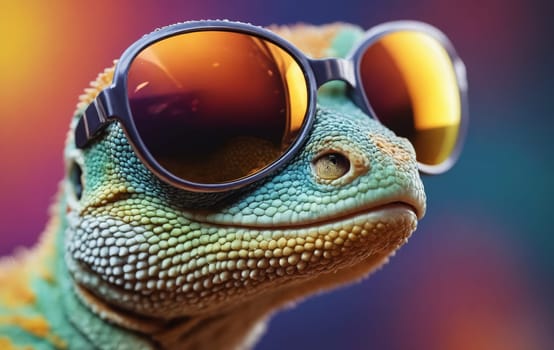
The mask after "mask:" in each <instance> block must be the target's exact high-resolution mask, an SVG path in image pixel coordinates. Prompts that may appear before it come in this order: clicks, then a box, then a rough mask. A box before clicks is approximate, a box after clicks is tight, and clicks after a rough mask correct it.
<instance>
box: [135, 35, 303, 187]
mask: <svg viewBox="0 0 554 350" xmlns="http://www.w3.org/2000/svg"><path fill="white" fill-rule="evenodd" d="M127 78H128V80H127V91H128V98H129V103H130V107H131V112H132V116H133V119H134V122H135V125H136V128H137V131H138V133H139V135H140V137H141V139H142V141H143V142H144V144H145V146H146V147H147V149H148V151H149V152H150V153H151V154H152V156H153V157H154V158H155V159H156V160H157V161H158V163H159V164H160V165H161V166H162V167H164V168H165V169H166V170H168V171H169V172H170V173H172V174H174V175H175V176H177V177H180V178H182V179H185V180H188V181H192V182H197V183H225V182H230V181H233V180H238V179H240V178H244V177H246V176H249V175H251V174H254V173H256V172H258V171H260V170H261V169H263V168H265V167H267V166H268V165H270V164H271V163H273V162H275V161H276V160H278V159H279V158H280V157H281V156H282V155H283V154H284V153H285V152H286V150H287V149H288V148H289V147H290V146H291V145H292V144H293V143H294V141H295V140H296V139H297V137H298V134H299V131H300V130H301V127H302V125H303V123H304V120H305V117H306V112H307V109H308V89H307V82H306V79H305V77H304V74H303V71H302V69H301V68H300V66H299V64H298V62H296V60H295V59H294V58H293V57H292V56H291V55H290V54H289V53H288V52H287V51H285V50H283V49H282V48H280V47H278V46H276V45H275V44H273V43H271V42H269V41H267V40H264V39H261V38H258V37H255V36H251V35H247V34H244V33H237V32H227V31H200V32H191V33H184V34H179V35H176V36H173V37H169V38H165V39H163V40H161V41H158V42H156V43H154V44H152V45H150V46H148V47H147V48H145V49H144V50H143V51H141V52H140V53H139V54H138V56H136V58H135V59H134V61H133V62H132V64H131V66H130V68H129V71H128V77H127Z"/></svg>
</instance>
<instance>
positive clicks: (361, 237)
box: [0, 25, 425, 349]
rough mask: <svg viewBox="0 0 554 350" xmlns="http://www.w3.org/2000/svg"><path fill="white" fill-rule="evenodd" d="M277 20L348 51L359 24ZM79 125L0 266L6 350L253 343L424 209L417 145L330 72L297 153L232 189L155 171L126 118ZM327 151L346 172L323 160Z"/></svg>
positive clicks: (306, 45) (373, 257)
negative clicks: (22, 238) (30, 229)
mask: <svg viewBox="0 0 554 350" xmlns="http://www.w3.org/2000/svg"><path fill="white" fill-rule="evenodd" d="M274 30H276V31H278V32H279V33H281V34H282V35H283V36H285V37H286V38H288V39H289V40H292V41H293V42H295V44H297V45H298V46H299V47H300V48H301V49H303V50H304V51H306V52H308V53H310V54H311V55H312V56H344V55H345V53H346V52H347V51H348V49H349V48H350V47H351V46H352V45H353V44H354V43H355V41H356V40H358V39H359V38H360V35H361V31H360V30H359V29H358V28H356V27H352V26H346V25H333V26H328V27H322V28H319V29H314V28H310V27H302V26H300V27H295V28H292V29H291V28H286V27H282V28H274ZM112 72H113V70H111V69H109V70H107V71H106V72H105V73H103V74H101V75H100V77H99V78H98V79H97V81H96V82H95V83H93V87H92V89H91V90H89V91H88V92H87V94H86V95H85V96H84V97H83V98H82V102H81V104H80V108H82V107H83V105H84V104H86V103H87V102H88V101H90V99H91V98H93V97H94V96H95V94H96V93H97V92H98V91H99V89H101V88H102V87H104V86H106V85H107V84H109V82H110V80H111V74H112ZM74 126H75V120H73V123H72V127H71V130H70V132H69V137H68V141H67V146H66V150H65V159H66V168H67V177H66V179H65V180H64V182H63V185H62V190H61V194H60V196H59V198H60V199H59V202H58V203H57V204H56V205H55V207H54V213H53V217H54V218H53V219H52V221H51V223H50V224H49V227H48V229H47V231H46V233H45V234H44V235H43V238H42V240H41V243H40V244H39V245H38V246H37V247H36V248H35V249H34V250H32V251H31V252H29V253H23V254H19V256H17V257H16V258H11V259H5V260H4V261H2V263H1V265H0V285H1V286H2V288H1V289H0V348H2V349H10V348H17V349H19V348H27V347H30V348H35V349H64V348H71V349H89V348H91V349H92V348H99V349H150V348H167V349H189V348H190V349H200V348H206V349H223V348H225V349H229V348H249V347H251V346H253V344H254V341H255V340H256V339H257V337H258V336H259V335H260V334H261V331H262V330H263V325H264V321H265V320H266V319H267V318H268V317H269V315H270V314H271V313H272V312H274V311H275V310H277V309H278V308H279V307H282V306H283V305H284V304H287V303H290V302H292V301H295V300H298V299H299V298H302V297H305V296H307V295H310V294H313V293H315V292H318V291H322V290H327V289H329V288H332V287H335V286H338V285H342V284H344V283H347V282H351V281H353V280H357V279H359V278H362V277H364V276H366V275H367V274H368V273H369V272H371V271H373V270H374V269H376V268H377V267H379V266H381V265H382V264H384V263H385V262H386V261H387V259H388V257H389V256H391V254H393V253H394V252H395V251H396V249H398V248H399V247H400V246H401V245H402V244H403V243H405V242H406V240H407V238H408V237H409V236H410V234H411V233H412V232H413V231H414V230H415V227H416V224H417V220H418V218H421V217H422V216H423V214H424V211H425V194H424V192H423V186H422V184H421V181H420V178H419V174H418V170H417V164H416V160H415V155H414V151H413V148H412V146H411V145H410V143H409V142H408V141H407V140H405V139H403V138H399V137H397V136H395V135H394V133H392V132H391V131H389V130H388V129H386V128H385V127H383V126H382V125H381V124H379V123H378V122H376V121H375V120H373V119H371V118H370V117H368V116H367V115H365V114H364V113H363V112H362V111H361V110H359V109H358V108H357V107H356V106H355V105H354V104H353V103H352V102H351V101H350V100H349V99H347V98H346V97H345V93H344V87H343V86H342V85H341V84H337V83H332V84H328V85H326V86H324V87H323V88H322V89H321V90H320V93H319V96H318V108H317V118H316V123H315V125H314V127H313V130H312V131H311V134H310V137H309V139H308V140H307V142H306V144H305V146H304V147H303V149H302V151H301V152H299V153H298V154H297V155H296V156H295V158H294V159H293V160H292V161H291V162H289V163H288V164H287V165H286V166H285V167H283V168H282V169H280V170H279V171H278V172H277V173H276V174H273V175H272V176H270V177H268V178H266V179H264V180H262V181H260V182H259V183H255V184H254V185H252V186H249V187H248V188H244V189H241V190H236V191H232V192H229V193H216V194H213V193H212V194H200V193H188V192H185V191H182V190H178V189H175V188H172V187H170V186H169V185H167V184H165V183H163V182H161V181H160V180H158V179H157V178H156V177H155V176H154V175H153V174H152V173H151V172H150V171H149V170H147V169H146V168H145V167H144V165H142V163H141V162H140V161H139V160H138V159H137V157H136V156H135V154H134V152H133V151H132V149H131V147H130V145H129V144H128V142H127V139H126V138H125V135H124V133H123V131H122V129H121V128H120V126H119V125H118V124H117V123H114V124H111V125H110V126H109V127H108V129H107V130H106V132H105V133H104V134H103V135H102V137H101V138H100V139H99V140H98V141H97V142H95V143H94V144H93V145H92V146H91V147H89V148H86V149H85V150H79V149H76V148H75V146H74V142H73V128H74ZM329 153H339V154H342V155H343V156H345V157H346V158H347V159H348V161H349V168H348V166H347V167H346V168H345V167H344V164H341V163H340V162H338V163H335V162H333V161H332V160H329V159H327V158H325V157H323V158H320V156H321V155H325V154H329ZM318 159H319V160H320V161H318ZM321 159H323V161H321ZM326 159H327V160H326ZM79 168H80V169H82V176H81V177H80V178H81V180H82V183H80V182H79V172H78V169H79ZM344 170H348V171H347V172H346V173H345V174H343V171H344ZM81 185H82V189H83V191H82V195H81V193H80V192H81V191H80V187H81Z"/></svg>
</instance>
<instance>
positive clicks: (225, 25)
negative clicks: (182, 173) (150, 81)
mask: <svg viewBox="0 0 554 350" xmlns="http://www.w3.org/2000/svg"><path fill="white" fill-rule="evenodd" d="M198 31H230V32H236V33H243V34H247V35H251V36H254V37H259V38H261V39H263V40H266V41H269V42H271V43H273V44H275V45H277V46H279V47H280V48H282V49H283V50H285V51H286V52H287V53H289V54H290V55H291V57H292V58H294V59H295V60H296V61H297V63H298V65H299V66H300V68H301V69H302V71H303V73H304V77H305V79H306V84H307V88H308V91H307V93H308V110H307V111H306V117H305V119H304V122H303V125H302V127H301V130H300V132H299V135H298V137H297V139H296V140H295V141H294V143H293V144H292V145H291V146H289V148H288V149H287V150H286V151H285V153H284V154H283V155H282V156H281V157H280V158H278V159H277V160H276V161H274V162H273V163H271V164H269V165H268V166H266V167H265V168H263V169H261V170H260V171H258V172H257V173H254V174H252V175H249V176H246V177H243V178H240V179H237V180H233V181H229V182H225V183H197V182H191V181H187V180H184V179H182V178H179V177H177V176H175V175H173V174H172V173H170V172H169V171H167V170H166V169H165V168H163V167H162V166H161V165H160V164H159V163H158V162H157V161H156V159H155V158H154V157H153V156H152V154H151V153H150V152H149V151H148V148H147V147H146V146H145V144H144V142H143V141H142V139H141V137H140V134H139V132H138V131H137V128H136V126H135V123H134V121H133V116H132V113H131V108H130V104H129V99H128V97H127V96H128V95H127V72H128V69H129V67H130V66H131V64H132V62H133V60H134V59H135V57H136V56H137V55H138V54H139V53H140V52H141V51H142V50H144V49H145V48H146V47H148V46H150V45H152V44H153V43H155V42H158V41H160V40H164V39H167V38H169V37H172V36H175V35H180V34H185V33H191V32H198ZM399 31H415V32H422V33H424V34H427V35H429V36H430V37H432V38H434V39H435V40H437V41H438V42H439V43H440V44H441V45H442V46H443V47H444V49H445V50H446V52H447V53H448V55H449V57H450V60H451V61H452V65H453V68H454V71H455V74H456V80H457V83H458V89H459V93H460V102H461V106H460V108H461V121H460V130H459V132H458V138H457V141H456V145H455V147H454V150H453V151H452V153H451V155H450V157H449V158H448V159H446V160H445V161H444V162H442V163H440V164H437V165H426V164H421V163H419V170H420V171H421V172H422V173H424V174H440V173H443V172H445V171H447V170H448V169H450V168H451V167H452V166H453V165H454V163H455V162H456V160H457V159H458V157H459V154H460V151H461V148H462V145H463V141H464V138H465V133H466V129H467V122H468V115H467V82H466V74H465V66H464V64H463V62H462V60H461V59H460V58H459V56H458V55H457V53H456V51H455V49H454V47H453V46H452V44H451V42H450V41H449V40H448V38H447V37H446V36H445V35H444V34H443V33H442V32H441V31H439V30H438V29H436V28H435V27H433V26H430V25H428V24H425V23H421V22H415V21H395V22H388V23H384V24H381V25H378V26H375V27H373V28H371V29H370V30H368V31H367V32H366V34H365V35H364V38H363V40H361V41H360V44H359V45H358V46H357V47H355V48H354V49H353V50H352V52H351V54H350V55H348V57H347V58H324V59H311V58H309V57H307V56H306V55H305V54H304V53H302V52H301V51H300V50H299V49H298V48H296V47H295V46H294V45H292V44H291V43H290V42H288V41H286V40H285V39H283V38H281V37H280V36H278V35H277V34H275V33H273V32H271V31H269V30H267V29H264V28H261V27H256V26H253V25H250V24H245V23H238V22H229V21H193V22H184V23H178V24H174V25H171V26H168V27H164V28H162V29H159V30H157V31H154V32H152V33H150V34H148V35H145V36H144V37H142V38H141V39H139V40H138V41H136V42H135V43H134V44H132V45H131V46H130V47H129V48H128V49H127V50H125V52H124V53H123V55H122V56H121V58H120V60H119V61H118V63H117V65H116V68H115V72H114V78H113V82H112V85H111V86H109V87H107V88H105V89H103V90H102V91H101V92H100V93H99V94H98V96H97V97H96V98H95V99H94V101H93V102H92V103H91V104H90V105H89V106H87V107H86V108H85V110H84V112H83V114H82V115H81V116H79V120H78V122H77V126H76V128H75V144H76V146H77V147H78V148H85V147H86V146H87V145H89V144H90V143H91V142H92V141H93V140H94V139H95V138H96V137H97V136H98V135H99V134H100V132H101V131H102V130H103V129H104V128H105V127H106V126H107V125H108V124H110V123H111V122H113V121H118V122H119V123H120V124H121V126H122V128H123V130H124V132H125V134H126V135H127V138H128V140H129V142H130V144H131V146H132V147H133V149H134V151H135V153H136V154H137V156H138V157H139V158H140V160H141V161H142V162H143V164H144V165H145V166H146V167H147V168H148V169H150V170H151V171H152V172H153V173H154V174H155V175H156V176H158V177H159V178H160V179H161V180H163V181H164V182H166V183H168V184H170V185H172V186H174V187H177V188H181V189H184V190H187V191H193V192H221V191H228V190H232V189H236V188H240V187H243V186H245V185H247V184H250V183H252V182H255V181H258V180H260V179H262V178H264V177H265V176H267V175H268V174H270V173H272V172H273V171H275V170H276V169H278V168H279V167H281V166H283V165H284V164H286V163H287V161H289V160H290V159H291V158H292V157H293V156H294V155H295V154H296V153H297V152H298V151H299V149H300V148H301V147H302V145H303V143H304V142H305V141H306V139H307V137H308V134H309V132H310V130H311V128H312V125H313V123H314V119H315V115H316V113H315V111H316V98H317V90H318V88H319V87H320V86H321V85H323V84H325V83H326V82H329V81H332V80H342V81H344V82H346V83H347V85H348V86H349V87H348V95H349V97H350V98H351V99H352V101H353V102H354V103H356V105H358V107H360V108H361V109H362V110H363V111H364V112H365V113H366V114H368V116H370V117H371V118H374V119H377V120H379V118H378V116H377V115H376V114H375V113H374V111H373V109H372V107H371V104H370V103H369V101H368V99H367V97H366V96H365V92H364V91H363V88H362V81H361V72H360V62H361V59H362V57H363V54H364V53H365V51H366V49H367V48H368V47H369V46H371V45H372V44H374V43H375V42H376V41H377V40H378V39H379V38H381V37H382V36H384V35H386V34H389V33H392V32H399Z"/></svg>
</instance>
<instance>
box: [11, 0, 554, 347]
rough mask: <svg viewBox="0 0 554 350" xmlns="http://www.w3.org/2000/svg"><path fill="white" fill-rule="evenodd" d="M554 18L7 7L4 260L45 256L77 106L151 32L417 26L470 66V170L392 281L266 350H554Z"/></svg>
mask: <svg viewBox="0 0 554 350" xmlns="http://www.w3.org/2000/svg"><path fill="white" fill-rule="evenodd" d="M553 13H554V11H553V5H552V2H551V1H543V2H541V1H532V0H531V1H523V0H519V1H517V0H515V1H506V0H466V1H459V2H458V1H443V0H388V1H386V2H385V1H372V0H360V1H356V0H340V1H338V0H336V1H323V0H309V1H297V0H295V1H288V0H287V1H284V0H274V1H259V0H252V1H223V0H222V1H215V0H204V1H201V2H200V1H195V2H193V1H182V0H181V1H171V2H154V1H144V0H140V1H137V0H134V1H130V0H129V1H94V2H91V1H89V2H82V1H70V0H65V1H61V0H60V1H54V2H50V1H48V2H47V1H15V0H14V1H6V0H0V169H1V171H0V213H1V214H0V255H4V254H8V253H10V252H12V251H13V250H14V249H15V248H16V247H18V246H21V245H24V246H29V245H31V244H32V243H33V242H34V241H36V239H37V236H38V235H39V233H40V232H41V230H42V229H43V227H44V225H45V223H46V220H47V216H48V211H47V208H48V206H49V204H50V203H51V202H52V200H53V198H54V194H55V193H56V189H57V186H58V182H59V180H60V179H61V178H62V176H63V166H62V149H63V144H64V140H65V134H66V130H67V127H68V121H69V118H70V116H71V115H72V112H73V110H74V106H75V103H76V98H77V96H78V95H79V94H80V93H81V91H82V90H83V88H84V87H85V86H87V84H88V82H89V81H90V80H92V79H93V78H94V77H95V76H96V74H97V73H98V72H100V71H101V70H102V69H103V68H104V67H106V66H108V65H110V64H111V62H112V60H113V59H114V58H116V57H118V56H119V55H120V53H121V52H122V51H123V50H124V49H125V48H126V47H127V46H128V45H129V44H130V43H132V42H133V41H135V40H136V39H137V38H139V37H140V36H141V35H143V34H144V33H147V32H149V31H151V30H152V29H153V28H156V27H159V26H163V25H166V24H170V23H173V22H177V21H182V20H188V19H218V18H228V19H233V20H241V21H247V22H252V23H255V24H259V25H269V24H273V23H279V24H285V23H291V22H298V21H302V22H310V23H315V24H320V23H326V22H331V21H348V22H352V23H356V24H359V25H361V26H363V27H365V28H368V27H371V26H373V25H375V24H378V23H380V22H384V21H388V20H396V19H417V20H422V21H426V22H429V23H431V24H433V25H435V26H437V27H439V28H441V29H442V30H443V31H444V32H445V33H446V34H447V35H448V36H449V37H450V38H451V40H452V41H453V42H454V44H455V46H456V47H457V49H458V52H459V53H460V55H461V56H462V58H463V59H464V61H465V63H466V65H467V68H468V79H469V87H470V89H469V92H470V93H469V95H470V96H469V97H470V104H471V125H470V130H469V136H468V140H467V145H466V147H465V150H464V153H463V156H462V158H461V160H460V162H459V163H458V165H457V166H456V167H455V168H454V169H453V170H452V171H450V172H449V173H447V174H445V175H442V176H439V177H426V178H425V179H424V182H425V185H426V190H427V193H428V197H429V202H428V214H427V216H426V217H425V219H424V220H423V221H422V222H421V224H420V226H419V229H418V231H417V232H416V234H415V235H414V237H412V239H411V240H410V243H409V244H408V245H407V246H405V247H404V248H403V249H401V251H400V252H399V253H398V254H397V256H396V257H394V258H393V259H392V261H391V263H390V264H389V265H388V266H386V267H385V268H384V269H383V270H381V271H379V272H377V273H376V274H374V275H373V276H372V278H369V279H367V280H365V281H363V282H362V283H359V284H356V285H354V286H351V287H347V288H343V289H341V290H339V291H335V292H332V293H327V294H324V295H321V296H318V297H315V298H312V299H310V300H308V301H306V302H303V303H301V304H300V305H299V306H297V307H296V308H293V309H291V310H288V311H285V312H281V313H279V314H278V315H276V317H275V318H274V319H273V320H272V322H271V325H270V327H269V330H268V332H267V334H266V335H265V336H264V338H263V339H262V340H261V342H260V343H259V344H258V346H257V349H316V348H317V349H383V350H390V349H427V350H434V349H437V350H439V349H447V350H450V349H452V350H458V349H460V350H462V349H479V350H480V349H483V350H485V349H486V350H497V349H498V350H512V349H514V350H515V349H522V350H523V349H526V350H527V349H528V350H535V349H545V350H546V349H554V298H553V297H554V257H553V254H554V253H553V251H554V232H553V231H554V230H553V228H552V227H553V225H552V221H553V214H552V210H551V207H552V200H553V198H554V183H553V170H554V157H553V156H552V152H553V151H554V147H553V146H554V142H553V141H552V140H553V137H552V135H551V134H552V133H554V113H553V110H554V103H553V100H554V69H553V67H552V65H553V63H554V52H553V51H554V45H553V40H554V39H553V38H554V35H553V34H554V30H553V25H552V22H551V20H552V14H553ZM0 288H1V286H0Z"/></svg>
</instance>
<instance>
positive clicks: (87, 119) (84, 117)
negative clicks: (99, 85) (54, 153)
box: [75, 91, 108, 148]
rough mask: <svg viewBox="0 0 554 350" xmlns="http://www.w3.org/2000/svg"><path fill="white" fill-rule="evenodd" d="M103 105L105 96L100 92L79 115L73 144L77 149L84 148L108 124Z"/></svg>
mask: <svg viewBox="0 0 554 350" xmlns="http://www.w3.org/2000/svg"><path fill="white" fill-rule="evenodd" d="M103 102H104V103H103ZM104 105H105V95H104V93H103V91H102V92H100V94H99V95H98V96H97V97H96V98H95V99H94V100H93V101H92V103H91V104H89V105H88V106H87V107H86V108H85V110H84V112H83V114H81V116H80V119H79V121H78V122H77V126H76V127H75V144H76V145H77V147H78V148H84V147H85V146H86V145H87V144H88V143H89V142H90V141H91V140H92V139H94V137H95V136H97V135H98V134H99V133H100V131H101V130H102V129H103V128H104V127H105V126H106V125H107V124H108V123H107V122H108V118H107V114H106V110H105V108H104Z"/></svg>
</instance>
